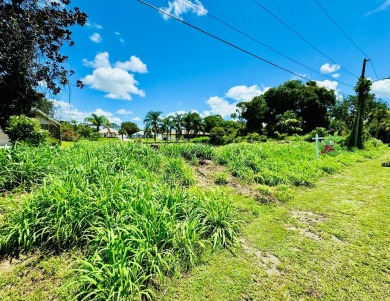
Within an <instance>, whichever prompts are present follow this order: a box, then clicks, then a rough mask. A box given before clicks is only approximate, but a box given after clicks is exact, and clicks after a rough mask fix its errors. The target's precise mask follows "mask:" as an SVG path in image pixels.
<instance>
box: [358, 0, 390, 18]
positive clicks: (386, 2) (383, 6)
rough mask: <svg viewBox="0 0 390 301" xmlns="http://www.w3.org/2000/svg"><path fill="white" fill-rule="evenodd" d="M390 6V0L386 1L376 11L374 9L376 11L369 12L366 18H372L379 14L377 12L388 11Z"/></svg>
mask: <svg viewBox="0 0 390 301" xmlns="http://www.w3.org/2000/svg"><path fill="white" fill-rule="evenodd" d="M389 6H390V0H386V1H385V2H383V3H382V4H381V5H380V6H379V7H377V8H376V9H374V10H372V11H369V12H368V13H366V14H365V15H364V16H365V17H367V16H370V15H372V14H375V13H377V12H380V11H384V10H386V9H387V8H388V7H389Z"/></svg>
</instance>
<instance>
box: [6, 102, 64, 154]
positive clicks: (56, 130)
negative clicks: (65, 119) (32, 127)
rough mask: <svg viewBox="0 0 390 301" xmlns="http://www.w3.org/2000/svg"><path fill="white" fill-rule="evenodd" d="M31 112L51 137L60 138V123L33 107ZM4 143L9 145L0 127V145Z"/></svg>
mask: <svg viewBox="0 0 390 301" xmlns="http://www.w3.org/2000/svg"><path fill="white" fill-rule="evenodd" d="M31 113H32V116H33V117H34V118H35V119H37V120H38V121H39V123H40V124H41V127H42V129H44V130H47V131H49V133H50V134H51V135H52V136H53V137H55V138H57V139H59V140H61V124H60V123H59V122H58V121H57V120H55V119H53V118H51V117H50V116H48V115H46V114H45V113H43V112H42V111H41V110H38V109H35V108H33V109H32V110H31ZM4 145H11V142H10V141H9V138H8V136H7V134H5V133H4V132H3V130H2V129H1V128H0V146H4Z"/></svg>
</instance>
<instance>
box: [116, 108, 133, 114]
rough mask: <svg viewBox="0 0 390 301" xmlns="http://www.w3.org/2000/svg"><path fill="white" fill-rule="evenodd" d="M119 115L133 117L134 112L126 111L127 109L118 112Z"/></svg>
mask: <svg viewBox="0 0 390 301" xmlns="http://www.w3.org/2000/svg"><path fill="white" fill-rule="evenodd" d="M116 113H117V114H119V115H132V114H133V112H132V111H128V110H125V109H120V110H118V111H116Z"/></svg>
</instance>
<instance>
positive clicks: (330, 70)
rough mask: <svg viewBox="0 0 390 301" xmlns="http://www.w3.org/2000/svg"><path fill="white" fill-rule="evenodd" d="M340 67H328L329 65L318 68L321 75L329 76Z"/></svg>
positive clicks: (334, 65) (335, 65)
mask: <svg viewBox="0 0 390 301" xmlns="http://www.w3.org/2000/svg"><path fill="white" fill-rule="evenodd" d="M340 68H341V66H340V65H337V64H333V65H330V64H329V63H326V64H323V65H322V66H321V68H320V72H321V73H322V74H329V73H333V72H336V71H337V70H340Z"/></svg>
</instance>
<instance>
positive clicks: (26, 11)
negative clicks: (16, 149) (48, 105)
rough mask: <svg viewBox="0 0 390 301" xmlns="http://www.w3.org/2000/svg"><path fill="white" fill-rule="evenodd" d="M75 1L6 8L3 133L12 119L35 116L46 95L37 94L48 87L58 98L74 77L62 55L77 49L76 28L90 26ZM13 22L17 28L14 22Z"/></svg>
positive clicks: (0, 6)
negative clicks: (66, 48) (34, 110)
mask: <svg viewBox="0 0 390 301" xmlns="http://www.w3.org/2000/svg"><path fill="white" fill-rule="evenodd" d="M69 4H70V1H69V0H60V1H34V0H19V1H16V0H12V1H11V0H4V1H1V2H0V95H1V98H2V99H1V102H0V127H1V128H2V129H4V128H6V125H7V122H8V119H9V117H10V116H12V115H20V114H26V115H28V114H30V111H31V109H32V107H33V106H35V105H38V106H39V102H40V101H41V99H42V95H41V94H39V93H37V92H36V90H35V89H36V88H37V87H38V86H39V85H40V84H41V83H42V82H45V85H46V87H47V88H48V89H49V90H51V91H52V92H53V93H54V94H58V93H59V92H60V86H61V85H66V84H67V83H68V77H69V75H71V74H72V72H71V71H68V70H67V69H66V68H65V67H64V63H65V62H66V60H67V57H66V56H64V55H62V54H61V53H60V50H61V47H62V46H63V45H64V44H65V43H66V44H68V45H69V46H72V45H73V41H72V40H71V34H72V32H71V31H70V30H69V27H70V26H73V25H76V24H78V25H84V24H85V22H86V19H87V16H86V15H85V14H84V13H82V12H81V11H80V10H79V9H78V8H77V7H76V8H73V9H68V7H67V5H69ZM11 20H12V22H11Z"/></svg>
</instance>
